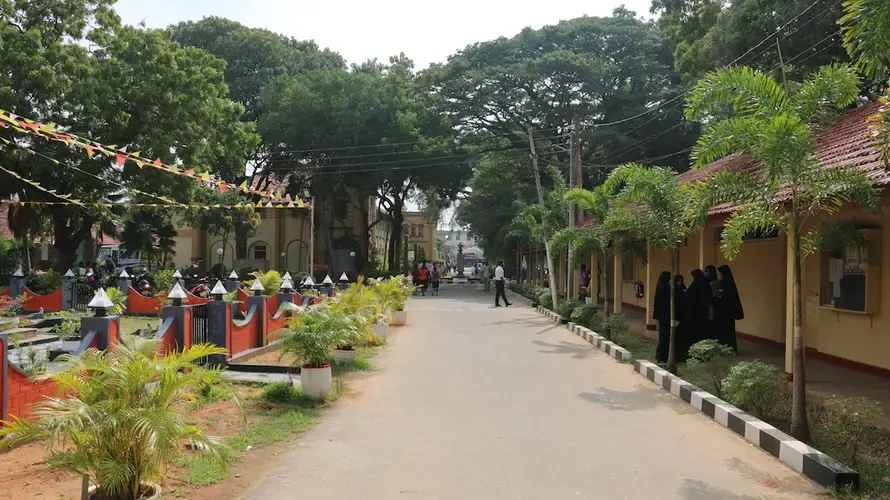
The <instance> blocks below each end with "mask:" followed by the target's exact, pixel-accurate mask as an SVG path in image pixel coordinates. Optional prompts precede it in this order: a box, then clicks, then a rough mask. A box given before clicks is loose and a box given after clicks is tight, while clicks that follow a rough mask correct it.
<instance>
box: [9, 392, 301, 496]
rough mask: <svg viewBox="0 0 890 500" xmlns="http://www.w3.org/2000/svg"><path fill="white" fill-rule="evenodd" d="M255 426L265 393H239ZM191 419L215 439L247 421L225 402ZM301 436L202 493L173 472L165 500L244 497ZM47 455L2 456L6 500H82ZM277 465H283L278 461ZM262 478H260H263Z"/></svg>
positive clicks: (260, 452) (34, 446) (254, 455)
mask: <svg viewBox="0 0 890 500" xmlns="http://www.w3.org/2000/svg"><path fill="white" fill-rule="evenodd" d="M237 390H238V393H239V395H240V397H241V398H242V404H243V405H244V406H245V409H246V411H247V414H248V417H247V418H248V420H249V422H252V423H256V422H259V421H262V420H263V417H262V416H260V415H259V412H256V411H252V410H253V409H256V408H258V407H259V405H264V404H266V403H262V402H258V401H255V400H248V398H250V397H252V396H255V395H257V394H259V393H260V392H261V389H259V388H253V387H243V386H239V387H238V388H237ZM189 417H190V419H191V420H193V421H194V422H195V423H196V424H197V425H199V426H200V427H202V428H203V429H204V430H205V432H206V434H208V435H211V436H221V437H227V436H231V435H233V434H238V433H239V432H241V431H242V430H244V428H245V423H244V418H243V416H242V413H241V410H240V409H239V408H238V406H237V404H236V403H235V402H234V401H232V400H230V399H227V400H220V401H215V402H213V403H210V404H208V405H205V406H202V407H200V408H197V409H195V410H193V411H192V412H191V413H190V414H189ZM297 438H298V436H294V437H291V438H289V439H287V440H285V441H282V442H279V443H275V444H272V445H270V446H267V447H264V448H261V449H257V450H252V451H250V452H247V453H245V454H244V455H242V459H241V460H240V461H239V463H238V464H237V465H236V466H234V467H233V468H232V469H231V470H230V475H229V478H228V479H227V480H225V481H223V482H222V483H219V484H215V485H213V486H209V487H204V488H197V487H195V486H192V485H190V484H187V483H185V482H183V481H182V480H181V479H180V477H182V476H183V474H182V471H181V470H178V469H176V468H174V469H171V470H170V471H169V472H168V473H167V478H166V480H165V482H164V483H165V484H164V485H163V486H164V497H165V498H189V499H193V498H194V499H208V500H209V499H218V498H238V492H239V491H243V490H244V488H247V487H252V485H253V484H256V482H258V481H260V480H261V479H262V478H264V477H265V472H264V470H265V469H266V468H268V467H269V465H270V463H271V462H274V460H275V457H276V456H278V454H280V453H281V450H284V449H286V448H287V446H288V443H289V442H290V443H292V442H293V441H295V440H296V439H297ZM45 458H46V451H45V448H44V446H43V444H42V443H31V444H27V445H24V446H20V447H18V448H15V449H13V450H10V451H7V452H4V453H0V485H2V487H0V499H2V498H13V499H16V500H19V499H32V498H33V499H46V498H50V499H59V500H76V499H79V498H80V485H81V479H80V478H79V477H75V476H74V475H73V474H71V473H69V472H67V471H64V470H62V469H58V468H55V467H50V466H48V465H46V464H44V463H43V460H44V459H45ZM276 463H277V462H276ZM257 476H261V477H259V479H258V478H257Z"/></svg>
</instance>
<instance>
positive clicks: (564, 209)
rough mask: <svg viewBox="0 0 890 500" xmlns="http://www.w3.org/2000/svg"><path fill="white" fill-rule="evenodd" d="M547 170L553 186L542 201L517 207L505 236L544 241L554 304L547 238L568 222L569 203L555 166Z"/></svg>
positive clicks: (549, 243) (554, 290) (550, 257)
mask: <svg viewBox="0 0 890 500" xmlns="http://www.w3.org/2000/svg"><path fill="white" fill-rule="evenodd" d="M549 172H550V177H551V180H552V181H553V188H552V189H550V190H549V191H547V192H546V193H545V194H544V201H545V203H544V204H532V205H527V206H525V207H524V208H523V209H522V210H520V212H519V214H518V215H517V216H516V218H514V219H513V222H512V223H511V226H512V227H513V229H512V230H511V231H509V232H508V233H507V234H506V236H505V237H507V238H510V237H522V236H523V234H522V233H527V234H528V235H529V236H531V238H532V239H533V240H537V241H542V242H543V243H544V250H545V252H546V254H547V273H548V274H549V275H550V276H549V281H550V296H551V298H552V300H553V307H556V304H558V303H559V301H558V300H557V293H556V275H555V272H554V271H555V269H554V267H553V258H552V253H551V250H552V249H551V239H552V238H553V235H554V234H556V233H557V232H558V231H559V230H561V229H563V228H565V227H566V226H567V225H568V221H569V205H568V202H567V201H566V198H565V195H566V192H567V191H568V188H567V187H566V183H565V181H564V180H563V179H562V175H561V174H560V172H559V170H557V169H556V168H555V167H550V168H549Z"/></svg>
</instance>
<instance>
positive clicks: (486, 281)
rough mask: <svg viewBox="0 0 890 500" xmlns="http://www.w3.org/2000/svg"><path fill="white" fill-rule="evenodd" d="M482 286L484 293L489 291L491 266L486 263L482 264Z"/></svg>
mask: <svg viewBox="0 0 890 500" xmlns="http://www.w3.org/2000/svg"><path fill="white" fill-rule="evenodd" d="M482 286H483V289H484V290H485V291H486V292H490V291H491V266H489V265H488V262H485V263H484V264H482Z"/></svg>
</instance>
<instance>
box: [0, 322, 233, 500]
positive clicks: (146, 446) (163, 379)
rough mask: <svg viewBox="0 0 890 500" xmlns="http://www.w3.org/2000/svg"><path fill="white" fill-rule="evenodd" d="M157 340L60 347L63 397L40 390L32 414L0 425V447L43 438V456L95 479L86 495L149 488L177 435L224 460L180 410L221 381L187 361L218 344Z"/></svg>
mask: <svg viewBox="0 0 890 500" xmlns="http://www.w3.org/2000/svg"><path fill="white" fill-rule="evenodd" d="M159 345H160V342H159V341H158V340H149V339H144V338H141V337H137V336H132V335H123V336H121V338H120V342H119V343H118V344H116V345H115V349H114V350H113V351H111V352H106V351H98V350H95V349H90V350H88V351H86V352H85V353H83V354H82V355H81V356H79V357H77V356H71V355H66V356H63V357H62V358H61V361H62V362H63V363H64V368H63V370H62V371H60V372H58V373H55V374H50V375H45V376H40V377H37V379H38V380H52V382H53V384H55V386H56V387H57V388H58V392H59V393H60V394H65V395H66V397H64V398H47V399H46V400H44V401H43V402H42V403H39V404H38V406H37V407H36V408H35V410H34V412H33V414H32V417H34V418H35V420H34V421H33V422H29V421H26V420H19V419H13V421H12V422H5V423H4V424H3V426H2V427H0V448H2V447H10V446H15V445H17V444H19V443H22V442H28V441H32V440H44V441H45V443H46V447H47V450H48V456H47V461H48V462H50V463H52V464H53V465H57V466H59V467H62V468H65V469H67V470H70V471H72V472H74V473H75V474H78V475H84V474H86V475H88V476H89V477H90V480H91V481H92V482H93V483H94V484H95V486H96V492H95V493H94V496H93V498H95V499H101V500H135V499H139V498H143V497H144V496H145V495H146V493H151V486H150V483H151V482H153V481H158V480H160V479H162V478H163V476H164V473H165V470H166V469H167V467H168V466H169V465H170V464H172V463H174V462H175V461H176V460H177V459H178V458H179V456H180V454H181V451H180V450H182V440H189V441H191V442H192V443H193V444H194V445H195V448H196V449H198V450H200V451H201V452H203V453H206V454H208V455H210V456H212V457H214V458H216V461H217V463H218V464H220V466H224V464H225V460H226V459H225V457H226V455H225V454H223V453H222V451H223V448H222V447H221V445H220V444H219V442H218V441H217V440H216V439H213V438H211V437H208V436H206V435H204V433H203V432H202V431H201V429H200V428H198V427H196V426H194V425H191V424H189V423H187V421H186V420H187V419H186V415H185V411H186V409H187V407H188V405H189V404H190V401H193V400H194V397H196V395H197V393H198V391H199V390H200V388H202V387H205V386H207V385H211V384H217V383H222V380H221V377H220V371H219V370H211V369H206V368H202V367H200V366H198V365H196V364H195V363H194V362H195V361H196V360H198V359H201V358H204V357H206V356H209V355H214V354H225V349H221V348H217V347H215V346H213V345H209V344H204V345H195V346H192V347H191V349H189V350H187V351H185V352H170V353H167V354H166V355H165V356H163V357H162V356H160V355H158V347H159Z"/></svg>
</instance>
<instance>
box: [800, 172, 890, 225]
mask: <svg viewBox="0 0 890 500" xmlns="http://www.w3.org/2000/svg"><path fill="white" fill-rule="evenodd" d="M801 184H802V187H803V190H802V192H801V193H800V199H801V205H802V208H803V210H805V211H806V212H807V213H810V214H816V213H818V212H822V211H824V212H828V213H834V212H837V211H838V210H840V209H841V208H842V207H843V205H844V204H845V203H856V204H858V205H859V206H861V207H863V208H865V209H866V210H867V211H869V212H872V213H878V212H880V211H881V196H880V190H879V189H878V187H877V186H876V185H875V182H874V180H873V179H872V178H870V177H869V176H868V174H866V173H865V172H863V171H861V170H859V169H858V168H855V167H828V168H819V169H816V170H814V171H813V172H811V175H810V176H808V177H807V178H806V179H805V180H804V182H802V183H801Z"/></svg>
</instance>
